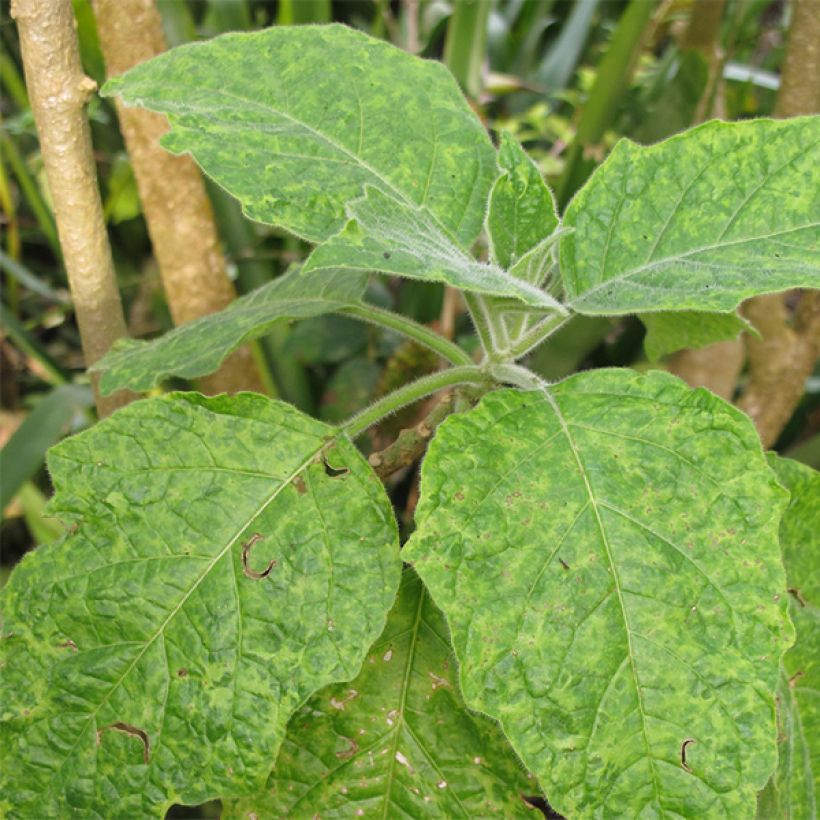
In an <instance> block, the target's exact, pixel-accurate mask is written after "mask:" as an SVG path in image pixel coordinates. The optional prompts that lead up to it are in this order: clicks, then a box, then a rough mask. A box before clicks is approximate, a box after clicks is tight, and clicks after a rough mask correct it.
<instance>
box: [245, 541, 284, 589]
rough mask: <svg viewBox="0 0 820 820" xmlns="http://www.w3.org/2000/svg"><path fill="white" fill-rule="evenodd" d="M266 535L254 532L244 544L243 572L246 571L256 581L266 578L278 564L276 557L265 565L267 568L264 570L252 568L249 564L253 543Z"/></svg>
mask: <svg viewBox="0 0 820 820" xmlns="http://www.w3.org/2000/svg"><path fill="white" fill-rule="evenodd" d="M264 537H265V536H264V535H262V534H261V533H258V532H255V533H254V534H253V535H252V536H251V537H250V538H249V539H248V540H247V541H246V542H245V543H244V544H243V545H242V572H244V573H245V575H246V576H247V577H248V578H252V579H253V580H254V581H258V580H260V579H261V578H265V577H267V576H268V575H270V571H271V570H272V569H273V568H274V567H275V566H276V559H275V558H272V559H271V560H270V561H269V562H268V565H267V566H266V567H265V569H263V570H262V572H257V571H256V570H254V569H251V568H250V567H249V566H248V559H249V558H250V555H251V550H252V549H253V545H254V544H255V543H256V542H257V541H261V540H262V539H263V538H264Z"/></svg>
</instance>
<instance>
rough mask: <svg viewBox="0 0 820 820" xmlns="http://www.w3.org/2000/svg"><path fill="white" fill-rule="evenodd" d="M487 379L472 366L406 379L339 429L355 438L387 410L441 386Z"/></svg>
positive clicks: (393, 411) (436, 389) (440, 388)
mask: <svg viewBox="0 0 820 820" xmlns="http://www.w3.org/2000/svg"><path fill="white" fill-rule="evenodd" d="M490 381H491V379H490V378H489V377H488V375H487V373H486V372H485V371H484V370H482V369H481V368H479V367H477V366H476V365H470V366H465V367H451V368H449V369H447V370H441V371H439V372H438V373H433V374H432V375H430V376H424V377H423V378H421V379H417V380H416V381H414V382H410V384H406V385H405V386H404V387H400V388H399V389H398V390H395V391H394V392H392V393H390V394H389V395H387V396H385V397H384V398H382V399H379V400H378V401H376V402H374V403H373V404H371V405H370V407H367V408H366V409H364V410H362V411H361V412H360V413H357V414H356V415H355V416H353V417H352V418H350V419H349V420H348V421H346V422H345V423H344V424H343V425H342V426H341V430H342V432H344V433H346V434H347V435H348V436H350V437H351V438H356V436H358V435H360V434H361V433H363V432H364V431H365V430H367V428H368V427H371V426H372V425H374V424H376V422H378V421H381V419H383V418H384V417H385V416H389V415H390V414H391V413H395V412H396V411H397V410H401V408H402V407H406V406H407V405H408V404H413V403H414V402H417V401H418V400H419V399H423V398H424V397H425V396H429V395H431V394H432V393H437V392H438V391H439V390H443V389H444V388H445V387H452V386H454V385H457V384H488V383H489V382H490Z"/></svg>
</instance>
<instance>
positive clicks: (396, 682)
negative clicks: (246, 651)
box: [226, 570, 535, 818]
mask: <svg viewBox="0 0 820 820" xmlns="http://www.w3.org/2000/svg"><path fill="white" fill-rule="evenodd" d="M450 652H451V651H450V647H449V641H448V637H447V628H446V625H445V624H444V620H443V616H442V615H441V613H440V612H439V611H438V610H437V609H436V608H435V606H433V604H432V603H431V602H430V599H429V596H428V595H427V594H426V592H425V591H424V589H423V587H422V586H421V583H420V581H419V580H418V577H417V576H416V575H415V573H413V572H412V570H408V571H406V572H405V575H404V578H403V582H402V587H401V590H400V592H399V598H398V600H397V602H396V605H395V607H394V608H393V610H392V612H391V614H390V616H389V617H388V623H387V626H386V627H385V631H384V633H383V634H382V635H381V637H380V638H379V639H378V640H377V641H376V643H375V644H374V645H373V647H372V648H371V649H370V652H369V653H368V658H367V660H366V661H365V663H364V665H363V667H362V672H361V673H360V675H359V677H358V678H356V679H355V680H353V681H351V682H350V683H347V684H343V685H340V686H336V687H332V688H329V689H325V690H323V691H321V692H319V693H317V695H316V696H315V697H314V698H313V699H312V700H311V701H309V702H308V703H307V704H306V705H305V706H304V707H303V708H302V710H301V711H300V712H299V713H298V714H297V715H295V716H294V718H293V720H292V721H291V724H290V727H289V730H288V739H287V740H286V742H285V744H284V746H283V749H282V752H281V753H280V755H279V757H278V759H277V762H276V766H275V768H274V770H273V772H272V773H271V776H270V778H269V779H268V783H267V785H266V787H265V791H264V792H263V793H261V794H260V795H258V796H255V797H251V798H247V799H244V800H241V801H237V802H236V803H234V804H232V805H230V806H229V807H227V814H226V816H227V817H236V818H240V817H243V818H244V817H247V816H248V814H249V813H255V814H257V815H258V816H259V817H280V816H281V817H298V816H300V813H301V812H306V811H310V812H313V813H320V814H321V815H322V816H323V817H325V816H327V817H332V816H349V815H354V814H355V815H356V816H363V817H384V816H395V815H399V814H404V815H408V816H443V817H497V816H504V817H519V816H530V810H529V809H527V807H526V806H525V804H524V803H523V801H522V800H521V797H520V794H522V793H523V794H531V793H532V792H533V791H534V790H535V785H534V783H533V782H532V781H531V780H530V779H528V778H527V777H526V776H525V775H524V773H523V772H522V771H521V768H520V765H519V764H518V761H517V760H516V758H515V756H514V754H513V753H512V751H511V750H510V749H509V748H508V747H507V744H506V741H505V739H504V737H503V735H502V734H501V732H500V731H498V729H497V728H496V727H495V726H494V725H493V724H492V723H491V722H490V721H488V720H487V719H486V718H484V717H482V716H479V715H472V714H470V713H469V712H467V711H466V709H465V708H464V704H463V702H462V701H461V698H460V697H459V695H458V687H457V682H456V678H457V675H456V668H455V665H454V663H453V662H452V658H451V656H450Z"/></svg>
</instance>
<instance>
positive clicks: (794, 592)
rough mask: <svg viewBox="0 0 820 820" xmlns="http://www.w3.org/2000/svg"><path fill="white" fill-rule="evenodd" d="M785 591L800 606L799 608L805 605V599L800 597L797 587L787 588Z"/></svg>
mask: <svg viewBox="0 0 820 820" xmlns="http://www.w3.org/2000/svg"><path fill="white" fill-rule="evenodd" d="M786 591H787V592H788V593H789V595H791V596H792V597H793V598H794V600H795V601H797V603H798V604H800V606H805V605H806V599H805V598H804V597H803V596H802V594H801V593H800V590H799V589H798V588H797V587H789V588H788V589H787V590H786Z"/></svg>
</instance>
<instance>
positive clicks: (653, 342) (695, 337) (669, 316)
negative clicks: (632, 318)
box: [641, 310, 759, 362]
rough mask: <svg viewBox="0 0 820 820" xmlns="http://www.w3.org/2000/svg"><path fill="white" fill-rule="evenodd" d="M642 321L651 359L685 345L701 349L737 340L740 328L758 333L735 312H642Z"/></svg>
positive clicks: (648, 355) (654, 360)
mask: <svg viewBox="0 0 820 820" xmlns="http://www.w3.org/2000/svg"><path fill="white" fill-rule="evenodd" d="M641 321H642V322H643V323H644V325H645V326H646V338H645V339H644V342H643V346H644V350H645V351H646V355H647V357H648V358H649V361H651V362H656V361H658V359H661V358H663V357H664V356H667V355H669V354H670V353H675V352H676V351H678V350H683V349H684V348H701V347H706V346H707V345H711V344H714V343H715V342H726V341H731V340H732V339H737V338H738V336H740V334H741V333H743V331H746V332H749V333H753V334H755V335H759V334H758V333H757V331H756V330H755V328H754V326H753V325H752V324H751V323H749V322H748V321H746V319H744V318H743V317H742V316H739V315H738V314H737V313H700V312H698V311H695V310H682V311H679V312H675V313H644V314H642V315H641Z"/></svg>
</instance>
